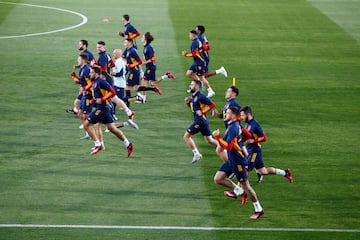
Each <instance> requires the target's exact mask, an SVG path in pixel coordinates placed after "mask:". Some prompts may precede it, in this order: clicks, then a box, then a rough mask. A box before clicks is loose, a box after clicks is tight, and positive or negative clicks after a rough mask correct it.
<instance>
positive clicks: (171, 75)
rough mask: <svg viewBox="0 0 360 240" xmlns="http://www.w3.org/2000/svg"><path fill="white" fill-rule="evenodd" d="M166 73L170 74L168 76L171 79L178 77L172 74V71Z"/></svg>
mask: <svg viewBox="0 0 360 240" xmlns="http://www.w3.org/2000/svg"><path fill="white" fill-rule="evenodd" d="M166 75H167V76H168V78H171V79H174V80H175V79H176V77H175V75H174V74H172V73H171V72H167V73H166Z"/></svg>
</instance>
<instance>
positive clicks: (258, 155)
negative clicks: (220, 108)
mask: <svg viewBox="0 0 360 240" xmlns="http://www.w3.org/2000/svg"><path fill="white" fill-rule="evenodd" d="M240 116H241V119H242V120H243V121H245V122H246V125H245V128H246V129H247V130H248V131H249V132H250V134H251V138H249V139H247V140H246V144H247V145H246V146H247V149H248V152H249V157H248V162H247V165H248V170H249V171H251V170H252V169H254V168H255V169H256V171H257V173H259V174H260V175H269V174H274V175H280V176H284V177H285V178H287V180H288V181H289V182H290V183H292V182H293V177H292V175H291V170H290V168H287V169H285V170H282V169H278V168H273V167H265V164H264V161H263V158H262V149H261V145H260V143H261V142H265V141H266V140H267V138H266V135H265V133H264V132H263V130H262V128H261V126H260V124H259V122H258V121H257V120H256V119H255V118H254V116H253V113H252V109H251V107H250V106H245V107H243V108H241V110H240Z"/></svg>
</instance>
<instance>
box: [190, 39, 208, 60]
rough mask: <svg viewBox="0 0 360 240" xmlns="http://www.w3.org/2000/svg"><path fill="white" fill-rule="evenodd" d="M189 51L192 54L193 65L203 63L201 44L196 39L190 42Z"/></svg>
mask: <svg viewBox="0 0 360 240" xmlns="http://www.w3.org/2000/svg"><path fill="white" fill-rule="evenodd" d="M190 51H191V53H192V54H193V59H194V63H196V64H198V65H201V64H204V63H205V58H204V54H203V52H202V47H201V42H200V40H199V39H198V38H195V39H194V40H192V42H191V45H190Z"/></svg>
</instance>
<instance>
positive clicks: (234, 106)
mask: <svg viewBox="0 0 360 240" xmlns="http://www.w3.org/2000/svg"><path fill="white" fill-rule="evenodd" d="M201 86H202V83H201V81H199V80H193V81H192V82H191V84H190V86H189V90H190V92H191V96H190V97H186V98H185V100H184V101H185V103H186V104H187V105H188V106H189V107H190V108H191V110H192V112H193V114H194V122H193V123H192V124H191V125H190V126H189V128H188V129H187V131H186V132H185V134H184V141H185V142H186V144H187V145H188V146H189V148H190V149H191V150H192V152H193V154H194V156H193V159H192V163H193V164H194V163H196V162H198V161H199V160H201V158H202V154H201V153H200V152H199V150H198V148H197V147H196V144H195V142H194V140H193V139H192V136H193V135H195V134H197V133H201V134H202V135H203V137H204V139H205V141H206V142H207V143H209V144H210V145H212V146H214V147H215V148H216V154H217V155H218V156H219V158H220V159H222V160H223V164H222V165H221V166H220V168H219V170H218V171H217V172H216V174H215V176H214V182H215V183H216V184H219V185H222V186H225V187H227V188H230V189H232V191H225V192H224V195H225V196H227V197H230V198H234V199H237V198H238V197H241V199H242V205H245V203H246V201H247V198H248V197H249V198H250V199H251V201H252V203H253V205H254V209H255V213H254V214H253V215H251V216H250V218H251V219H258V218H260V217H261V216H262V215H264V210H263V208H262V206H261V204H260V202H259V200H258V198H257V196H256V193H255V191H254V189H253V188H252V187H251V185H250V183H249V180H248V172H249V171H252V170H253V169H255V170H256V172H257V174H258V182H261V181H262V179H263V176H264V175H269V174H276V175H280V176H284V177H285V178H286V179H287V180H288V181H289V182H290V183H292V182H293V177H292V174H291V170H290V168H288V169H285V170H282V169H278V168H273V167H265V164H264V161H263V158H262V149H261V145H260V143H262V142H265V141H266V140H267V138H266V135H265V133H264V131H263V130H262V128H261V126H260V124H259V122H258V121H257V120H256V119H255V118H254V116H253V112H252V108H251V107H250V106H244V107H241V106H240V105H239V104H238V103H237V101H236V97H237V96H238V94H239V89H238V88H237V87H236V86H231V87H229V88H228V89H227V90H226V93H225V99H226V104H225V106H224V109H223V111H222V113H220V112H219V111H218V110H216V109H215V103H214V102H213V101H212V100H210V98H208V97H207V96H205V95H204V94H203V93H202V92H201ZM210 111H212V116H213V117H217V118H222V119H223V120H224V125H225V129H226V131H225V134H224V135H223V137H222V136H221V134H220V130H219V129H217V130H215V131H213V132H211V131H210V127H209V120H208V117H207V113H209V112H210ZM241 121H243V122H244V123H245V127H243V126H242V125H241V124H240V122H241ZM234 177H236V178H237V180H238V184H235V183H234V182H233V181H232V178H234Z"/></svg>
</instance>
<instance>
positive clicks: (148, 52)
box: [143, 44, 156, 69]
mask: <svg viewBox="0 0 360 240" xmlns="http://www.w3.org/2000/svg"><path fill="white" fill-rule="evenodd" d="M143 53H144V58H145V61H149V60H151V62H150V63H147V64H146V69H154V68H156V64H155V60H156V58H155V50H154V48H153V47H152V46H151V44H146V45H145V46H144V50H143Z"/></svg>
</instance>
